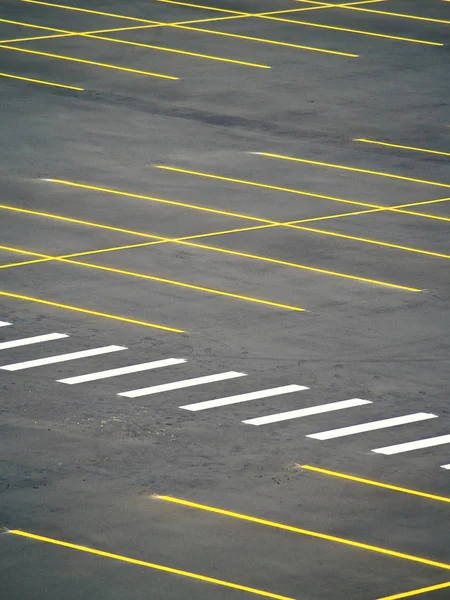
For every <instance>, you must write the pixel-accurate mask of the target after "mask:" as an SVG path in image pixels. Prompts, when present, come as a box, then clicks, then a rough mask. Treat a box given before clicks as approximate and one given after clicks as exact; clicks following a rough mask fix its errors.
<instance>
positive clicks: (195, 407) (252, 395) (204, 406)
mask: <svg viewBox="0 0 450 600" xmlns="http://www.w3.org/2000/svg"><path fill="white" fill-rule="evenodd" d="M302 390H309V388H308V387H306V386H304V385H295V384H294V385H283V386H280V387H276V388H271V389H268V390H258V391H257V392H248V393H246V394H238V395H236V396H227V397H226V398H217V399H216V400H206V401H205V402H196V403H195V404H185V405H184V406H179V408H182V409H184V410H190V411H193V412H196V411H199V410H208V409H210V408H218V407H219V406H230V405H231V404H239V403H240V402H249V401H251V400H260V399H261V398H272V397H273V396H280V395H282V394H291V393H292V392H300V391H302Z"/></svg>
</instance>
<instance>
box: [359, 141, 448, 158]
mask: <svg viewBox="0 0 450 600" xmlns="http://www.w3.org/2000/svg"><path fill="white" fill-rule="evenodd" d="M353 141H354V142H363V143H365V144H376V145H377V146H386V147H387V148H400V149H401V150H413V151H415V152H426V153H427V154H440V155H441V156H450V152H440V151H439V150H430V149H429V148H416V147H415V146H402V145H401V144H388V143H387V142H379V141H377V140H368V139H365V138H356V139H354V140H353Z"/></svg>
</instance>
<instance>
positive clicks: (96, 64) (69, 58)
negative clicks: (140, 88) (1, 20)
mask: <svg viewBox="0 0 450 600" xmlns="http://www.w3.org/2000/svg"><path fill="white" fill-rule="evenodd" d="M0 48H5V49H6V50H14V51H15V52H25V53H26V54H34V55H36V56H47V57H49V58H57V59H59V60H67V61H69V62H76V63H82V64H84V65H92V66H94V67H102V68H104V69H115V70H116V71H125V72H127V73H135V74H137V75H147V76H149V77H159V78H160V79H171V80H174V81H176V80H178V79H179V78H178V77H172V75H162V74H161V73H152V72H150V71H140V70H138V69H130V68H128V67H119V66H118V65H111V64H109V63H101V62H96V61H93V60H85V59H82V58H74V57H73V56H64V55H62V54H51V53H50V52H39V51H37V50H29V49H28V48H14V47H13V46H7V45H5V44H0Z"/></svg>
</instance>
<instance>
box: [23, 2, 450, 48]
mask: <svg viewBox="0 0 450 600" xmlns="http://www.w3.org/2000/svg"><path fill="white" fill-rule="evenodd" d="M22 1H27V2H28V1H30V0H22ZM156 1H157V2H164V3H166V4H176V5H180V6H187V7H190V8H199V9H203V10H214V11H216V10H217V11H219V12H225V13H229V14H236V15H242V16H243V17H247V18H249V17H253V18H257V19H269V20H271V21H278V22H282V23H294V24H296V25H303V26H305V27H316V28H320V29H329V30H332V31H342V32H344V33H354V34H357V35H365V36H370V37H377V38H384V39H389V40H396V41H401V42H409V43H414V44H425V45H428V46H443V45H444V44H441V43H439V42H431V41H428V40H419V39H415V38H407V37H402V36H396V35H388V34H385V33H376V32H374V31H363V30H361V29H350V28H348V27H336V26H333V25H324V24H321V23H312V22H310V21H299V20H296V19H287V18H284V17H275V16H271V15H270V13H256V14H252V13H245V12H241V11H236V10H228V9H220V8H217V7H212V6H205V5H200V4H191V3H187V2H180V1H178V0H156ZM361 10H364V9H361ZM277 12H278V11H277ZM283 12H293V11H283Z"/></svg>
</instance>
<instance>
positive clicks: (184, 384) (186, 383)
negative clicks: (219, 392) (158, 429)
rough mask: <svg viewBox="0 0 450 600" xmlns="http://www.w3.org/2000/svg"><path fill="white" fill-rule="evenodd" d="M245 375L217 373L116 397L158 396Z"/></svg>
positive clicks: (229, 372) (132, 391)
mask: <svg viewBox="0 0 450 600" xmlns="http://www.w3.org/2000/svg"><path fill="white" fill-rule="evenodd" d="M245 375H246V373H238V372H236V371H227V372H226V373H217V374H216V375H206V376H205V377H195V378H194V379H184V380H183V381H173V382H172V383H165V384H163V385H153V386H151V387H146V388H140V389H138V390H131V391H129V392H120V394H117V395H118V396H126V397H127V398H139V397H140V396H149V395H150V394H158V393H161V392H168V391H170V390H179V389H181V388H187V387H192V386H194V385H203V384H204V383H213V382H214V381H224V380H225V379H234V378H235V377H244V376H245Z"/></svg>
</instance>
